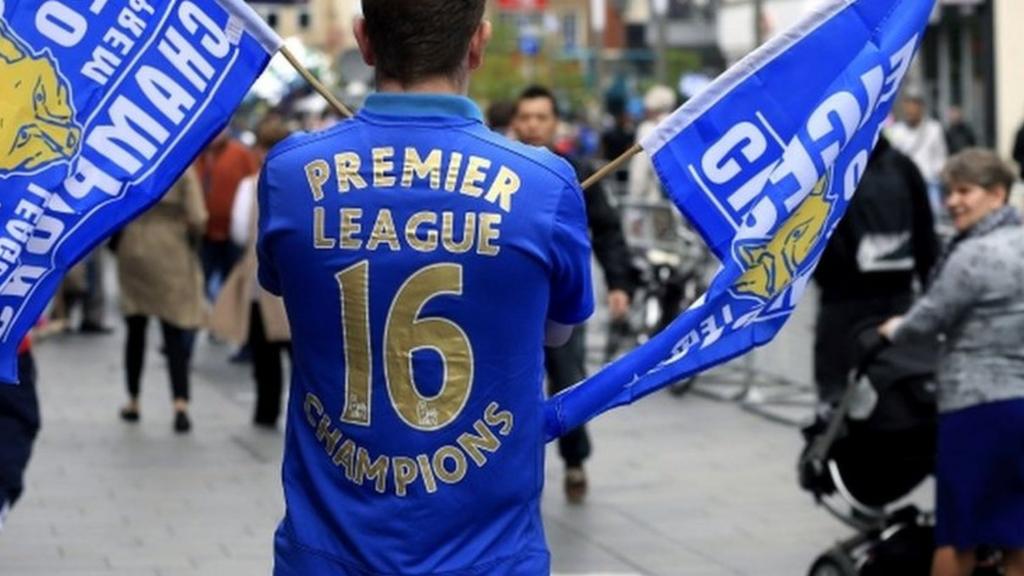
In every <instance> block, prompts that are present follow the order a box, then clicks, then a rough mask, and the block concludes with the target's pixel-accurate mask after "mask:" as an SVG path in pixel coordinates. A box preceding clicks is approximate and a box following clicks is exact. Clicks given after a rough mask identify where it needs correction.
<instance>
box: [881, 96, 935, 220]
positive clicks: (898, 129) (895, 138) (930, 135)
mask: <svg viewBox="0 0 1024 576" xmlns="http://www.w3.org/2000/svg"><path fill="white" fill-rule="evenodd" d="M902 111H903V115H902V116H903V117H902V119H901V120H900V121H899V122H897V123H896V124H895V125H893V127H892V129H891V130H890V133H889V139H890V141H891V142H892V146H893V148H895V149H897V150H899V151H900V152H902V153H903V154H906V155H907V156H909V157H910V159H911V160H913V161H914V164H916V165H917V169H918V170H920V171H921V176H923V177H924V181H925V182H926V183H927V184H928V200H929V201H930V202H931V207H932V213H933V215H935V216H941V215H942V199H941V186H942V182H941V179H942V178H941V176H942V167H943V166H944V165H945V164H946V157H947V156H948V152H947V151H946V135H945V131H944V130H943V129H942V124H941V123H940V122H939V121H938V120H936V119H934V118H930V117H929V116H928V115H927V109H926V107H925V101H924V95H923V94H921V93H920V92H918V91H916V90H913V89H910V90H908V91H907V92H906V93H905V94H904V95H903V102H902Z"/></svg>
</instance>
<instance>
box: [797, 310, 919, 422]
mask: <svg viewBox="0 0 1024 576" xmlns="http://www.w3.org/2000/svg"><path fill="white" fill-rule="evenodd" d="M912 300H913V296H912V295H911V294H910V293H909V292H908V293H905V294H897V295H894V296H893V297H891V298H876V299H870V300H869V299H865V300H828V301H825V300H823V301H822V302H821V303H820V305H819V307H818V318H817V322H816V323H815V329H814V382H815V385H816V386H817V388H818V400H820V401H821V402H825V403H829V404H835V403H837V402H839V400H840V399H841V398H842V396H843V390H845V389H846V384H847V382H848V381H849V378H850V371H851V370H853V369H854V368H856V366H855V363H856V362H857V358H856V351H857V348H858V346H857V337H858V335H859V333H860V331H862V330H871V329H875V328H877V327H878V326H879V325H880V324H882V323H883V322H885V321H886V320H888V319H889V318H891V317H893V316H896V315H899V314H903V313H904V312H906V311H907V310H908V309H909V308H910V304H911V302H912Z"/></svg>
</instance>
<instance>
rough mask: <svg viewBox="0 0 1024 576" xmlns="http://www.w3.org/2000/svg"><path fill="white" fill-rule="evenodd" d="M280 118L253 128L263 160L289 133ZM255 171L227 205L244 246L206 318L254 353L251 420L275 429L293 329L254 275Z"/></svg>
mask: <svg viewBox="0 0 1024 576" xmlns="http://www.w3.org/2000/svg"><path fill="white" fill-rule="evenodd" d="M288 133H289V131H288V128H287V126H286V125H285V124H284V122H283V121H281V120H280V119H279V118H276V117H268V118H267V119H265V120H264V121H263V122H261V123H260V125H259V126H258V127H257V129H256V146H255V148H254V150H253V151H254V153H255V155H256V160H257V162H258V163H259V164H260V165H262V164H263V161H264V159H265V158H266V155H267V152H268V151H269V150H270V149H271V148H273V147H274V145H276V144H277V143H278V142H280V141H281V140H284V139H285V137H287V136H288ZM258 181H259V178H258V176H256V175H253V176H249V177H248V178H246V179H244V180H242V182H241V183H240V184H239V185H238V191H237V192H236V194H235V203H234V206H233V207H232V209H231V240H232V242H234V243H235V244H237V245H239V246H244V247H245V249H244V251H243V252H242V259H241V260H239V261H238V264H237V265H236V266H235V268H234V270H232V271H231V275H230V276H228V279H227V281H226V282H225V283H224V286H223V288H222V289H221V291H220V294H219V295H218V296H217V301H216V303H215V304H214V307H213V313H212V314H211V317H210V330H211V332H213V334H214V335H216V336H217V337H219V338H223V339H224V340H227V341H229V342H232V343H235V344H238V345H242V344H246V345H247V346H248V348H249V350H251V352H252V376H253V380H254V382H255V384H256V406H255V411H254V413H253V424H255V425H256V426H261V427H264V428H276V427H277V420H278V418H279V417H280V415H281V395H282V392H283V390H284V364H283V359H284V357H285V356H286V355H287V354H288V353H289V350H290V341H291V331H290V330H289V328H288V317H287V315H286V314H285V310H284V303H283V302H282V301H281V299H280V298H279V297H277V296H274V295H273V294H271V293H269V292H267V291H266V290H264V289H263V288H261V287H260V286H259V283H258V281H257V279H256V267H257V261H256V233H257V220H258V218H257V204H256V188H257V183H258Z"/></svg>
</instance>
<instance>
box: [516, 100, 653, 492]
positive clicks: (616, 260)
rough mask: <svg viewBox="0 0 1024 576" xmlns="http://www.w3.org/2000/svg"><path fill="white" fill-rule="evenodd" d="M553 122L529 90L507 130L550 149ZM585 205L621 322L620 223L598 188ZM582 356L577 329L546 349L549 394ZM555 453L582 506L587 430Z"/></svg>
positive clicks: (624, 291)
mask: <svg viewBox="0 0 1024 576" xmlns="http://www.w3.org/2000/svg"><path fill="white" fill-rule="evenodd" d="M558 120H559V116H558V103H557V100H556V99H555V96H554V94H553V93H552V92H551V91H550V90H548V89H547V88H544V87H542V86H532V87H530V88H527V89H526V90H525V91H523V93H522V94H521V95H520V96H519V99H518V100H517V102H516V114H515V116H514V118H513V121H512V130H513V132H514V133H515V136H516V137H517V138H518V139H519V140H520V141H522V142H524V143H526V144H530V145H533V146H545V147H548V148H552V146H553V144H554V142H555V132H556V131H557V129H558ZM573 167H574V168H575V169H576V174H577V176H578V177H579V178H580V180H581V181H582V180H585V179H586V178H587V177H588V176H590V174H592V170H591V169H590V168H589V167H587V166H585V165H583V164H581V163H578V162H573ZM584 200H585V201H586V205H587V222H588V224H589V225H590V234H591V244H592V246H593V249H594V255H595V256H597V261H598V263H600V265H601V268H602V269H603V270H604V276H605V282H606V283H607V285H608V312H609V314H610V316H611V319H612V320H616V319H621V318H623V317H625V315H626V313H627V312H628V310H629V300H630V294H631V292H632V288H633V281H634V280H633V268H632V264H631V263H630V257H629V250H628V249H627V248H626V241H625V238H624V237H623V235H622V223H621V220H620V218H619V215H618V213H617V212H616V211H615V209H614V208H613V207H612V206H611V205H610V204H609V203H608V197H607V195H606V194H605V191H604V189H603V188H602V187H601V185H600V183H598V184H596V185H594V186H592V187H590V188H589V189H587V190H585V191H584ZM585 352H586V350H585V347H584V332H583V328H582V327H579V328H577V329H576V330H575V332H574V333H573V336H572V338H571V339H570V340H569V343H568V344H566V345H565V346H563V347H561V348H548V349H547V353H546V357H545V364H546V368H547V372H548V380H549V392H550V393H551V394H556V393H558V392H560V391H562V390H564V389H566V388H568V387H569V386H572V385H573V384H576V383H577V382H579V381H580V380H583V378H584V377H586V371H585V368H584V356H585ZM558 451H559V454H560V455H561V457H562V459H563V460H564V461H565V471H566V473H565V494H566V497H567V498H568V499H569V501H570V502H573V503H579V502H582V500H583V498H584V497H585V496H586V492H587V477H586V474H585V472H584V470H583V462H584V460H586V459H587V458H588V457H589V456H590V452H591V444H590V438H589V436H588V435H587V431H586V428H584V427H582V426H581V427H579V428H577V429H576V430H573V431H571V432H569V433H568V434H566V435H565V436H563V437H562V438H560V439H559V441H558Z"/></svg>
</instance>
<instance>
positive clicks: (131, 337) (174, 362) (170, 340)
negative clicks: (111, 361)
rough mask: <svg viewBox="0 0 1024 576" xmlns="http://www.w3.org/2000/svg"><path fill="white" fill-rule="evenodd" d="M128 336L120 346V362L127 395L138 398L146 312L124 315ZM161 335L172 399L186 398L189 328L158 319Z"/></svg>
mask: <svg viewBox="0 0 1024 576" xmlns="http://www.w3.org/2000/svg"><path fill="white" fill-rule="evenodd" d="M125 323H126V324H127V325H128V339H127V341H126V342H125V347H124V366H125V373H126V374H125V375H126V376H127V384H128V395H129V396H131V397H132V398H138V397H139V392H140V391H141V389H142V367H143V365H144V364H145V361H146V326H147V325H148V324H149V318H148V317H146V316H128V317H126V318H125ZM160 328H161V330H162V331H163V336H164V350H165V351H166V352H167V371H168V373H169V375H170V378H171V393H172V397H173V399H174V400H185V401H188V399H189V381H188V367H189V352H188V341H189V338H190V334H191V332H192V331H191V330H185V329H184V328H179V327H177V326H175V325H173V324H171V323H169V322H165V321H163V320H161V321H160Z"/></svg>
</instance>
